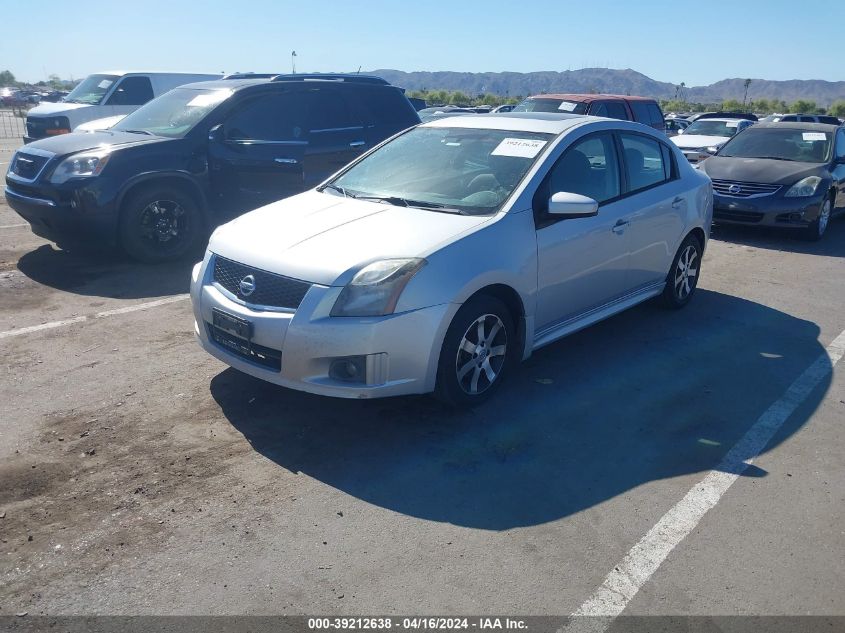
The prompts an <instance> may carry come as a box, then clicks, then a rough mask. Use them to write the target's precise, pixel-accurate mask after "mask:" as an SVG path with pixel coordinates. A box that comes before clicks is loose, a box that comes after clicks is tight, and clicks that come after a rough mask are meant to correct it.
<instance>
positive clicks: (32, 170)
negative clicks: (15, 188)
mask: <svg viewBox="0 0 845 633" xmlns="http://www.w3.org/2000/svg"><path fill="white" fill-rule="evenodd" d="M48 160H50V159H49V158H47V157H46V156H38V155H36V154H29V153H26V152H18V153H17V154H15V161H14V162H13V163H12V173H13V174H15V175H16V176H20V177H21V178H25V179H26V180H35V178H36V177H37V176H38V174H39V172H40V171H41V169H42V167H44V165H46V164H47V161H48Z"/></svg>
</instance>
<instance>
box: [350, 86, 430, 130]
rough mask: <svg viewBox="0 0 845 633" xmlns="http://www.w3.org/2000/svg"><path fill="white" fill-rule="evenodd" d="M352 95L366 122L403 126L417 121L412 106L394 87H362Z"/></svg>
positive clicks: (417, 116) (414, 123)
mask: <svg viewBox="0 0 845 633" xmlns="http://www.w3.org/2000/svg"><path fill="white" fill-rule="evenodd" d="M353 95H354V98H355V100H356V101H358V104H359V108H360V109H361V111H362V112H363V113H364V116H365V119H366V120H367V123H368V124H375V125H391V126H394V127H399V128H404V127H410V126H412V125H416V124H417V123H419V115H417V112H416V110H415V109H414V106H413V105H411V102H410V101H408V99H407V98H406V97H405V95H404V94H402V93H401V92H400V91H399V90H398V89H396V88H378V87H363V88H358V89H356V90H355V91H354V92H353Z"/></svg>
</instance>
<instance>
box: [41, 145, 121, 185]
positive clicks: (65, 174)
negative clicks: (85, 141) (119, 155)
mask: <svg viewBox="0 0 845 633" xmlns="http://www.w3.org/2000/svg"><path fill="white" fill-rule="evenodd" d="M110 152H111V150H100V151H94V152H80V153H79V154H73V155H72V156H68V157H67V158H65V159H64V160H63V161H62V162H61V163H59V166H58V167H56V169H55V170H54V171H53V175H52V176H50V182H52V183H53V184H57V185H58V184H61V183H63V182H67V181H68V180H70V179H71V178H79V177H82V176H99V175H100V172H102V171H103V168H104V167H105V166H106V163H108V162H109V157H110V156H111V153H110Z"/></svg>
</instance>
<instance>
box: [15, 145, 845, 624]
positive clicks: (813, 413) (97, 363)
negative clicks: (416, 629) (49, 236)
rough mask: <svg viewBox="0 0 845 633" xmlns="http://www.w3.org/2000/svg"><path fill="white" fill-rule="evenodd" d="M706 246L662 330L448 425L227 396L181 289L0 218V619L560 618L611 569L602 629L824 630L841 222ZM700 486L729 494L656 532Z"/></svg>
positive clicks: (280, 393)
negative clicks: (820, 234) (723, 623)
mask: <svg viewBox="0 0 845 633" xmlns="http://www.w3.org/2000/svg"><path fill="white" fill-rule="evenodd" d="M11 147H12V145H10V144H8V143H7V144H6V145H5V146H3V147H2V148H0V169H2V170H3V171H5V169H6V166H7V162H8V160H9V157H10V151H9V150H10V149H11ZM713 238H714V239H713V240H712V241H711V242H710V245H709V246H708V250H707V253H706V255H705V260H704V264H703V267H702V276H701V281H700V285H699V291H698V294H697V296H696V297H695V298H694V300H693V302H692V304H691V305H690V306H688V307H687V308H686V309H685V310H683V311H680V312H668V311H665V310H663V309H661V308H660V307H658V306H657V305H654V304H651V303H649V304H646V305H642V306H640V307H638V308H635V309H633V310H631V311H628V312H627V313H624V314H622V315H619V316H617V317H614V318H612V319H610V320H608V321H605V322H603V323H601V324H599V325H597V326H595V327H593V328H591V329H589V330H586V331H583V332H581V333H579V334H576V335H574V336H572V337H570V338H568V339H566V340H564V341H562V342H559V343H557V344H554V345H551V346H549V347H547V348H544V349H542V350H540V351H539V352H537V353H536V354H535V355H534V356H533V357H532V358H531V359H530V360H529V361H528V362H526V363H524V364H523V365H522V366H521V367H520V368H519V371H518V373H515V374H513V375H511V377H510V379H509V381H508V383H507V384H506V385H505V386H504V387H503V390H502V392H501V393H500V394H499V395H498V396H497V397H496V398H495V399H494V400H492V401H491V402H489V403H488V404H486V405H484V406H483V407H480V408H477V409H474V410H471V411H465V412H455V411H451V410H448V409H444V408H443V407H441V406H440V405H439V404H437V403H435V402H434V401H433V400H431V399H429V398H427V397H413V398H401V399H391V400H383V401H369V402H358V401H338V400H330V399H324V398H319V397H314V396H310V395H306V394H301V393H297V392H292V391H286V390H284V389H281V388H277V387H274V386H272V385H269V384H265V383H262V382H261V381H258V380H256V379H253V378H250V377H248V376H245V375H242V374H239V373H238V372H236V371H234V370H232V369H228V368H227V367H226V366H225V365H223V364H221V363H219V362H218V361H216V360H215V359H213V358H211V357H209V356H208V355H207V354H205V353H204V352H203V351H202V350H200V348H199V347H198V345H197V344H196V343H195V341H194V337H193V317H192V315H191V311H190V302H189V301H188V300H187V298H186V295H185V293H186V292H187V290H188V281H189V272H190V267H191V262H184V263H181V264H176V265H163V266H153V267H150V266H140V265H136V264H133V263H131V262H129V261H127V260H125V259H123V258H120V257H117V256H98V257H92V256H87V255H84V254H76V253H68V252H63V251H59V250H57V249H56V248H55V247H53V246H51V245H50V244H49V243H47V242H45V241H44V240H41V239H40V238H37V237H35V236H33V235H32V233H31V232H30V230H29V228H28V226H27V225H25V224H24V223H23V222H22V221H21V220H20V218H18V216H16V215H15V214H14V213H13V212H12V211H11V209H9V208H8V207H7V206H6V205H5V203H0V350H2V365H3V368H2V380H0V400H2V402H3V407H2V415H0V481H2V482H3V483H2V486H0V517H1V518H0V535H2V543H0V615H13V614H17V613H28V614H30V615H37V614H50V615H62V614H65V615H67V614H162V613H165V614H214V615H219V614H314V613H322V614H342V613H350V614H352V613H354V614H368V613H369V614H393V613H397V614H399V613H405V614H409V613H413V614H436V613H441V614H448V613H507V612H514V613H521V614H532V615H566V614H569V613H572V612H575V611H577V610H578V609H579V608H583V609H585V611H589V609H590V608H593V607H595V606H596V605H598V606H599V607H601V606H602V605H605V606H607V605H608V603H607V601H606V600H605V599H604V598H602V595H603V594H602V592H601V590H600V587H602V586H603V583H605V585H606V579H607V578H608V577H609V574H610V577H611V578H612V576H613V572H614V570H616V571H617V572H618V571H619V569H620V568H621V569H623V570H625V569H630V570H632V573H631V574H630V578H629V580H630V583H631V586H634V588H635V590H634V591H633V592H631V591H627V592H625V591H622V592H616V594H617V598H615V599H614V600H615V602H613V601H611V602H613V603H614V604H615V605H616V607H615V608H618V607H623V608H624V613H625V614H649V615H657V614H693V615H694V614H702V615H712V614H743V615H749V614H754V615H757V614H766V615H777V614H790V615H795V614H807V613H812V614H816V615H824V614H831V615H833V614H842V613H845V592H843V591H842V586H843V583H842V579H843V570H842V561H843V560H845V462H843V460H842V455H843V451H844V450H845V434H843V423H845V363H840V364H839V365H835V366H834V367H832V368H831V366H830V365H832V364H833V363H834V362H835V361H836V360H838V355H837V354H841V349H840V347H839V346H838V345H841V344H837V345H834V346H833V347H830V349H829V346H831V343H832V342H834V341H835V340H838V341H842V340H845V339H842V338H839V339H837V337H840V335H841V333H842V332H843V330H845V281H843V270H845V268H843V258H845V221H842V220H834V221H833V222H832V224H831V226H830V228H829V230H828V234H827V235H826V236H825V238H824V240H823V241H822V242H819V243H815V244H811V243H806V242H801V241H798V240H796V239H792V238H790V237H789V236H784V235H782V234H778V233H773V232H752V231H746V230H736V229H734V230H725V229H721V228H719V227H717V228H716V229H715V230H714V236H713ZM837 350H839V352H837ZM820 359H821V360H820ZM825 363H827V364H825ZM813 367H815V368H816V369H815V373H812V372H811V376H810V377H811V378H812V380H810V379H803V378H800V377H802V376H807V375H808V374H806V373H805V372H806V371H807V370H808V368H813ZM796 380H798V387H797V388H796V387H795V386H794V385H795V383H796ZM801 380H804V382H801ZM790 386H793V388H792V390H790ZM772 411H773V412H774V413H771V412H772ZM767 415H768V416H769V417H771V416H772V415H774V416H775V417H776V416H777V415H781V417H782V419H780V420H779V422H780V423H779V424H777V425H775V426H772V430H773V431H774V432H775V434H774V438H773V439H772V440H771V442H768V443H767V444H765V448H764V449H763V452H762V453H761V454H760V456H759V457H758V458H757V459H755V460H754V463H753V464H752V465H749V466H748V467H747V468H744V469H742V470H741V472H739V471H737V472H733V473H731V472H727V473H725V472H723V471H724V470H725V469H724V468H721V470H718V469H719V468H720V467H721V466H724V463H725V462H723V461H722V460H723V458H725V456H726V455H728V454H729V451H730V450H731V449H732V447H734V446H736V445H737V444H738V443H740V446H741V447H742V446H745V445H744V444H742V441H743V437H744V436H746V433H747V432H748V431H749V429H752V428H757V427H756V424H757V423H758V422H759V421H760V420H761V419H762V420H763V421H764V422H765V420H767V419H769V418H766V416H767ZM740 457H741V458H742V459H745V458H749V457H753V454H749V455H740ZM714 469H717V470H716V473H717V474H716V475H715V477H716V479H717V480H719V477H720V476H721V475H727V476H732V477H733V478H735V481H734V480H733V479H731V480H730V481H733V485H730V486H729V487H728V488H724V489H723V490H720V492H719V494H718V496H716V497H713V498H711V499H710V501H712V502H713V505H712V508H711V509H710V510H709V511H707V512H706V513H700V516H697V517H696V518H695V519H694V520H693V519H690V515H684V517H681V519H678V520H675V519H673V517H674V516H675V515H673V514H672V511H673V508H676V504H679V502H681V501H682V500H683V499H685V495H687V494H688V493H690V492H695V491H696V489H697V488H698V487H699V486H701V484H700V482H702V481H709V480H707V477H708V476H709V475H708V473H711V472H712V471H714ZM737 475H738V476H737ZM719 481H723V480H719ZM702 489H703V488H702ZM667 513H668V514H667ZM665 516H668V517H669V520H670V523H669V524H662V523H660V522H661V520H662V519H663V518H664V517H665ZM682 519H683V520H682ZM655 526H662V527H660V528H659V529H658V530H656V531H653V528H655ZM664 527H665V528H666V530H664ZM667 530H668V532H667ZM667 533H669V534H670V535H675V536H676V537H678V538H677V539H676V540H677V544H676V545H675V546H673V547H669V548H668V550H667V549H666V547H665V543H664V547H663V553H662V554H660V555H659V556H656V558H655V556H651V557H649V556H645V557H643V556H640V554H641V553H640V554H637V551H638V550H637V549H636V547H635V546H636V545H637V544H638V543H641V542H643V541H642V539H644V538H646V537H647V536H648V535H649V534H659V535H664V536H665V534H667ZM661 538H662V537H661ZM650 542H652V541H646V544H648V543H650ZM661 542H663V541H661ZM632 548H633V549H632ZM658 549H659V548H658ZM630 555H633V558H631V557H630ZM638 556H640V559H638V558H637V557H638ZM626 557H627V558H626ZM638 560H640V561H641V560H647V562H648V564H645V565H642V564H640V563H638V562H637V561H638ZM632 561H633V562H632ZM654 563H656V564H654ZM631 564H633V565H634V567H630V565H631ZM620 573H621V572H620ZM605 593H606V592H605ZM619 596H622V597H621V598H619ZM590 605H592V607H591V606H590ZM598 610H599V611H601V609H600V608H599V609H598ZM594 612H595V611H594Z"/></svg>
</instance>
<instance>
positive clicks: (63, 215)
mask: <svg viewBox="0 0 845 633" xmlns="http://www.w3.org/2000/svg"><path fill="white" fill-rule="evenodd" d="M6 182H7V185H6V188H5V196H6V202H7V204H8V205H9V206H10V207H12V209H14V210H15V211H16V212H17V214H18V215H19V216H21V217H22V218H23V219H24V220H26V221H27V222H29V224H30V226H31V227H32V232H33V233H35V234H36V235H38V236H40V237H43V238H45V239H48V240H50V241H52V242H57V243H93V244H107V245H113V244H114V243H115V241H116V237H117V213H116V212H115V209H114V207H113V205H111V204H106V205H103V204H102V203H101V202H100V200H99V199H98V196H97V193H96V192H94V191H92V190H90V189H89V188H88V187H87V186H86V185H84V184H83V185H82V186H78V187H74V186H73V185H69V186H64V187H58V186H57V187H55V188H52V187H51V188H45V187H42V186H38V185H22V184H20V183H16V182H11V181H9V180H8V179H7V181H6Z"/></svg>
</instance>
